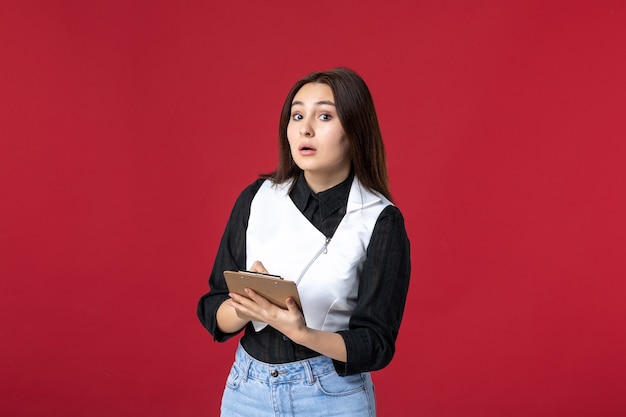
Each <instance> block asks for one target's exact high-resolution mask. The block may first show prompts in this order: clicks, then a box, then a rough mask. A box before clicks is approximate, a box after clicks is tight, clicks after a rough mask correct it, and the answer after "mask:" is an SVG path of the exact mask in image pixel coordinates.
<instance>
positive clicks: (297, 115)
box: [291, 113, 302, 120]
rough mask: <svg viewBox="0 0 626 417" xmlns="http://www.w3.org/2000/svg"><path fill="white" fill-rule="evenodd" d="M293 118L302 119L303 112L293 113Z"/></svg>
mask: <svg viewBox="0 0 626 417" xmlns="http://www.w3.org/2000/svg"><path fill="white" fill-rule="evenodd" d="M291 118H292V119H293V120H302V115H301V114H298V113H295V114H293V115H292V116H291Z"/></svg>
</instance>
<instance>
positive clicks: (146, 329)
mask: <svg viewBox="0 0 626 417" xmlns="http://www.w3.org/2000/svg"><path fill="white" fill-rule="evenodd" d="M0 39H1V40H2V41H1V43H0V60H1V61H0V64H1V65H0V95H1V97H0V103H1V108H0V158H1V164H0V180H1V181H0V276H1V280H0V320H1V322H0V361H1V363H0V415H2V416H7V417H22V416H29V417H30V416H48V417H50V416H53V417H55V416H96V417H97V416H120V417H121V416H144V415H145V416H148V415H150V416H198V415H207V416H216V415H217V413H218V407H219V398H220V396H221V392H222V387H223V385H224V381H225V378H226V374H227V372H228V368H229V366H230V362H231V360H232V357H233V352H234V350H235V345H236V342H235V341H231V342H230V343H226V344H216V343H213V342H212V341H211V338H210V336H209V335H208V333H206V332H205V331H204V330H203V328H202V327H201V326H200V324H199V322H198V321H197V319H196V316H195V308H196V302H197V299H198V297H199V296H200V295H201V294H202V293H204V292H205V291H206V290H207V282H206V280H207V278H208V274H209V271H210V268H211V265H212V262H213V257H214V255H215V252H216V249H217V245H218V242H219V238H220V236H221V233H222V230H223V228H224V225H225V222H226V219H227V217H228V214H229V212H230V209H231V207H232V204H233V202H234V200H235V198H236V196H237V195H238V193H239V192H240V191H241V190H242V189H243V187H245V186H246V185H247V184H248V183H250V182H252V181H253V180H254V179H255V177H256V175H257V174H258V173H259V172H265V171H269V170H271V169H272V168H273V167H274V166H275V163H276V144H275V142H276V140H275V138H276V131H277V123H278V114H279V109H280V106H281V104H282V100H283V98H284V96H285V95H286V93H287V91H288V89H289V87H290V86H291V84H292V83H293V82H294V81H295V80H296V79H298V78H300V77H301V76H303V75H305V74H307V73H308V72H310V71H313V70H319V69H327V68H330V67H334V66H339V65H345V66H349V67H352V68H353V69H355V70H357V71H358V72H360V73H361V75H362V76H363V77H364V78H365V80H366V81H367V82H368V84H369V86H370V88H371V90H372V93H373V95H374V98H375V101H376V105H377V109H378V112H379V117H380V121H381V125H382V129H383V135H384V138H385V141H386V144H387V149H388V154H389V164H390V176H391V181H392V192H393V193H394V195H395V198H396V203H397V205H398V206H399V207H400V208H401V210H402V211H403V213H404V215H405V218H406V225H407V229H408V232H409V235H410V238H411V243H412V259H413V275H412V283H411V291H410V294H409V298H408V304H407V308H406V314H405V319H404V322H403V325H402V328H401V333H400V337H399V340H398V346H397V348H398V349H397V354H396V357H395V359H394V361H393V362H392V363H391V365H390V366H389V367H387V368H386V369H384V370H383V371H380V372H377V373H375V374H374V380H375V382H376V384H377V393H378V401H379V413H380V415H382V416H391V415H416V416H435V417H444V416H481V417H485V416H504V415H506V416H623V415H626V395H625V391H626V389H625V387H626V355H625V354H624V352H625V351H626V332H625V331H624V327H625V326H624V324H625V323H624V321H625V320H624V318H625V313H626V307H625V306H624V304H625V303H624V300H625V298H626V280H625V279H624V278H625V276H626V262H625V258H626V256H625V255H626V250H625V248H626V244H625V243H624V238H625V236H626V221H625V220H624V213H625V211H626V196H625V192H624V189H625V188H626V184H625V182H626V181H625V179H626V169H625V168H624V159H625V156H626V144H625V140H624V139H625V138H626V121H625V120H626V118H625V117H624V115H625V110H626V99H625V97H626V75H625V74H626V4H625V3H624V1H621V0H612V1H611V0H590V1H555V2H548V1H538V0H533V1H496V0H493V1H489V0H484V1H474V2H468V1H460V0H459V1H452V0H445V1H436V0H425V1H408V0H407V1H388V2H376V1H369V0H368V1H337V2H329V3H316V2H305V3H302V2H288V1H271V2H252V1H250V2H243V1H230V2H228V1H222V2H213V1H200V0H190V1H180V2H175V1H150V2H148V1H144V2H142V1H137V0H135V1H106V2H105V1H82V0H76V1H56V2H48V1H13V0H11V1H7V0H4V1H3V2H2V4H1V6H0Z"/></svg>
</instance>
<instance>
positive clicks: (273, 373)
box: [270, 369, 278, 378]
mask: <svg viewBox="0 0 626 417" xmlns="http://www.w3.org/2000/svg"><path fill="white" fill-rule="evenodd" d="M270 375H271V376H273V377H274V378H276V377H277V376H278V371H277V370H276V369H274V370H273V371H272V372H270Z"/></svg>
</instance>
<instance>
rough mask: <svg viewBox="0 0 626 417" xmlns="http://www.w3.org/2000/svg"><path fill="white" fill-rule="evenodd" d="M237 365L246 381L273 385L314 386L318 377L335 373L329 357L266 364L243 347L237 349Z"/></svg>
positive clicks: (321, 356)
mask: <svg viewBox="0 0 626 417" xmlns="http://www.w3.org/2000/svg"><path fill="white" fill-rule="evenodd" d="M235 363H237V364H238V366H239V368H240V369H241V370H242V372H243V374H244V376H243V379H244V380H247V379H248V378H252V379H257V380H261V381H266V382H268V383H271V384H275V383H281V382H287V381H298V380H299V381H308V382H309V383H311V384H312V383H313V382H315V378H316V377H318V376H322V375H326V374H329V373H331V372H335V367H334V365H333V361H332V359H330V358H329V357H327V356H323V355H320V356H316V357H314V358H310V359H305V360H301V361H296V362H288V363H277V364H274V363H265V362H261V361H258V360H256V359H254V358H253V357H252V356H250V355H249V354H248V352H246V351H245V349H244V348H243V347H242V346H241V345H239V346H238V347H237V352H236V353H235Z"/></svg>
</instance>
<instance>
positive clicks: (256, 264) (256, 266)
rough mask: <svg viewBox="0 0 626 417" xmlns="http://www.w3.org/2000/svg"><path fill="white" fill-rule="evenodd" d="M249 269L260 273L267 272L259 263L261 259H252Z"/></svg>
mask: <svg viewBox="0 0 626 417" xmlns="http://www.w3.org/2000/svg"><path fill="white" fill-rule="evenodd" d="M250 271H252V272H260V273H261V274H269V272H267V269H265V266H264V265H263V264H262V263H261V261H254V263H253V264H252V266H251V267H250Z"/></svg>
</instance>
